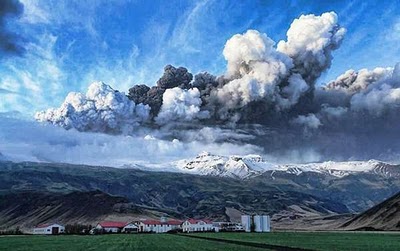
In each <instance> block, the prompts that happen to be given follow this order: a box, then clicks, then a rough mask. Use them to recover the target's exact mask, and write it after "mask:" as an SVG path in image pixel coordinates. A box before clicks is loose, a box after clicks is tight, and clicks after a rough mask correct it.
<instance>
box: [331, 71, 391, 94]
mask: <svg viewBox="0 0 400 251" xmlns="http://www.w3.org/2000/svg"><path fill="white" fill-rule="evenodd" d="M392 71H393V69H392V68H382V67H378V68H375V69H373V70H372V71H369V70H368V69H361V70H359V71H358V72H357V71H355V70H348V71H346V72H345V73H344V74H342V75H340V76H339V77H337V79H336V80H334V81H332V82H330V83H329V84H328V85H327V86H326V88H327V89H329V90H339V91H345V92H348V93H355V92H358V91H361V90H364V89H366V88H367V87H368V86H369V85H370V84H372V83H375V82H377V81H380V80H382V79H383V78H385V77H388V76H389V75H390V74H391V72H392Z"/></svg>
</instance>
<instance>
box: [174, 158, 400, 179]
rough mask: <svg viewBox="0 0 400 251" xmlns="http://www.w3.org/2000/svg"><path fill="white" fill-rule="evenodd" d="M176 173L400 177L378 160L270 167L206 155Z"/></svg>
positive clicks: (179, 163)
mask: <svg viewBox="0 0 400 251" xmlns="http://www.w3.org/2000/svg"><path fill="white" fill-rule="evenodd" d="M171 166H174V169H175V170H176V171H177V170H180V171H182V172H187V173H193V174H200V175H211V176H221V177H233V178H240V179H244V178H249V177H254V176H258V175H261V174H262V173H265V172H268V171H272V172H271V173H272V175H273V173H274V172H285V173H289V174H295V175H300V174H301V173H304V172H314V173H321V174H326V175H331V176H335V177H338V178H340V177H344V176H347V175H350V174H356V173H368V172H372V173H375V174H378V175H381V176H385V177H400V166H397V165H392V164H388V163H385V162H381V161H377V160H369V161H347V162H334V161H327V162H321V163H308V164H284V165H283V164H271V163H269V162H266V161H265V160H263V158H262V157H261V156H259V155H246V156H220V155H213V154H210V153H208V152H203V153H201V154H200V155H198V156H197V157H195V158H193V159H187V160H180V161H177V162H175V163H173V164H172V165H171Z"/></svg>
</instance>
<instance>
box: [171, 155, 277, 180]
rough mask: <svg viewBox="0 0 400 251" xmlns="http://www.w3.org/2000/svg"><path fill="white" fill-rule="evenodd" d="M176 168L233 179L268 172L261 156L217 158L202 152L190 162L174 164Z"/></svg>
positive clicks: (182, 161) (183, 161) (184, 161)
mask: <svg viewBox="0 0 400 251" xmlns="http://www.w3.org/2000/svg"><path fill="white" fill-rule="evenodd" d="M176 166H177V167H178V168H179V169H181V170H182V171H184V172H191V173H196V174H201V175H213V176H223V177H233V178H247V177H251V176H254V175H258V174H260V173H263V172H265V171H267V170H268V168H269V167H271V168H272V167H273V165H271V166H269V164H268V163H266V162H263V159H262V158H261V156H258V155H247V156H243V157H242V156H230V157H226V156H218V155H212V154H210V153H208V152H203V153H201V154H200V155H198V156H197V157H196V158H194V159H191V160H181V161H177V162H176Z"/></svg>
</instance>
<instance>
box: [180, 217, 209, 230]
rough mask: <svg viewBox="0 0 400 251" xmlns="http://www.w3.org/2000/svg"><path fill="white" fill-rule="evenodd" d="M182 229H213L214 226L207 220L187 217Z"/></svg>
mask: <svg viewBox="0 0 400 251" xmlns="http://www.w3.org/2000/svg"><path fill="white" fill-rule="evenodd" d="M182 230H183V232H186V233H191V232H207V231H215V230H216V227H215V226H214V225H213V223H212V222H211V221H209V220H195V219H188V220H186V221H185V222H183V224H182Z"/></svg>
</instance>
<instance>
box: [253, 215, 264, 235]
mask: <svg viewBox="0 0 400 251" xmlns="http://www.w3.org/2000/svg"><path fill="white" fill-rule="evenodd" d="M262 223H263V222H262V216H261V215H255V216H254V231H255V232H258V233H259V232H262V231H263V228H262Z"/></svg>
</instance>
